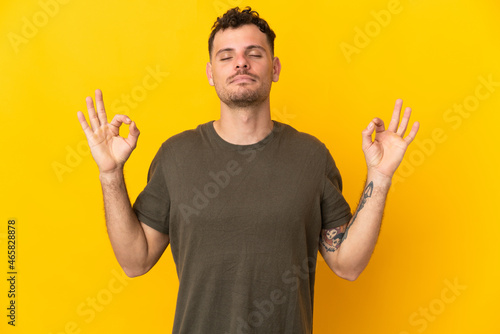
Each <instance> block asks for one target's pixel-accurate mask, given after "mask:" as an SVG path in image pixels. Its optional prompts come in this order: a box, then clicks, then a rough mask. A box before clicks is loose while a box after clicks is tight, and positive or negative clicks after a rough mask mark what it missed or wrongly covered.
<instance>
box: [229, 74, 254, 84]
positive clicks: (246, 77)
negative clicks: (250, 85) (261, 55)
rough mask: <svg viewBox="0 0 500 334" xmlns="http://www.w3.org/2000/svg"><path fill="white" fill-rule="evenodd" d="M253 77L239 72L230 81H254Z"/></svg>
mask: <svg viewBox="0 0 500 334" xmlns="http://www.w3.org/2000/svg"><path fill="white" fill-rule="evenodd" d="M254 81H255V79H254V78H252V77H251V76H249V75H244V74H240V75H237V76H236V77H234V78H233V79H232V80H231V81H230V83H239V82H254Z"/></svg>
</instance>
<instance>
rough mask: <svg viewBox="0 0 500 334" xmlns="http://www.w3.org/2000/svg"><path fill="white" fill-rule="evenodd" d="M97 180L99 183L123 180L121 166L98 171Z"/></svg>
mask: <svg viewBox="0 0 500 334" xmlns="http://www.w3.org/2000/svg"><path fill="white" fill-rule="evenodd" d="M99 180H100V181H101V183H102V182H116V181H121V180H123V168H117V169H114V170H112V171H107V172H99Z"/></svg>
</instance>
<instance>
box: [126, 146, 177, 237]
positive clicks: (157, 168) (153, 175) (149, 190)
mask: <svg viewBox="0 0 500 334" xmlns="http://www.w3.org/2000/svg"><path fill="white" fill-rule="evenodd" d="M164 146H165V145H162V146H161V147H160V149H159V150H158V152H157V153H156V156H155V157H154V159H153V161H152V162H151V165H150V167H149V171H148V183H147V184H146V187H145V188H144V190H143V191H142V192H141V193H140V194H139V196H137V199H136V201H135V203H134V205H133V209H134V211H135V213H136V215H137V218H138V219H139V220H140V221H141V222H143V223H144V224H146V225H148V226H150V227H152V228H154V229H155V230H158V231H160V232H163V233H166V234H168V228H169V214H170V196H169V194H168V189H167V185H166V180H165V173H164V170H165V160H166V153H165V150H166V149H165V147H164Z"/></svg>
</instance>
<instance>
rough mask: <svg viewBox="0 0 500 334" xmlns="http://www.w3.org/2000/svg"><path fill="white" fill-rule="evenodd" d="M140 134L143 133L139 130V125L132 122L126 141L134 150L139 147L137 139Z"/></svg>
mask: <svg viewBox="0 0 500 334" xmlns="http://www.w3.org/2000/svg"><path fill="white" fill-rule="evenodd" d="M140 134H141V132H140V131H139V129H138V128H137V124H135V122H134V121H131V123H130V126H129V131H128V136H127V139H125V140H126V141H127V143H128V144H129V145H130V146H131V147H132V148H135V147H136V145H137V139H138V138H139V135H140Z"/></svg>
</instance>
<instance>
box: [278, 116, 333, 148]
mask: <svg viewBox="0 0 500 334" xmlns="http://www.w3.org/2000/svg"><path fill="white" fill-rule="evenodd" d="M280 126H281V128H282V131H283V136H282V137H283V140H284V141H285V142H286V143H288V144H290V145H293V146H294V147H296V148H302V149H304V150H309V151H316V152H317V151H318V150H319V151H325V150H326V146H325V144H324V143H323V142H322V141H321V140H319V139H318V138H317V137H316V136H314V135H312V134H310V133H306V132H302V131H299V130H297V129H295V128H294V127H292V126H291V125H288V124H285V123H280Z"/></svg>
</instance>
